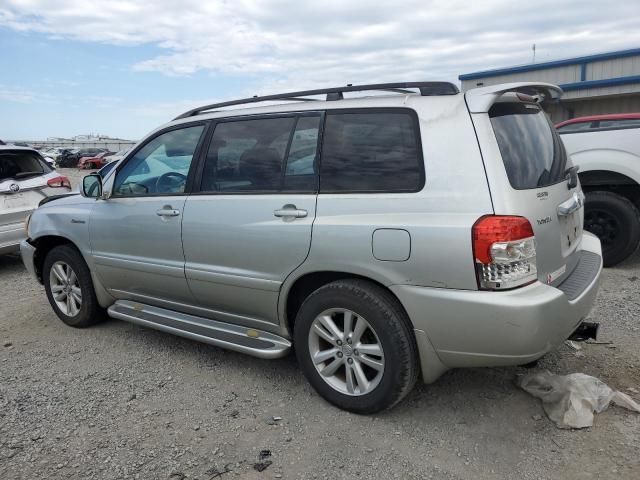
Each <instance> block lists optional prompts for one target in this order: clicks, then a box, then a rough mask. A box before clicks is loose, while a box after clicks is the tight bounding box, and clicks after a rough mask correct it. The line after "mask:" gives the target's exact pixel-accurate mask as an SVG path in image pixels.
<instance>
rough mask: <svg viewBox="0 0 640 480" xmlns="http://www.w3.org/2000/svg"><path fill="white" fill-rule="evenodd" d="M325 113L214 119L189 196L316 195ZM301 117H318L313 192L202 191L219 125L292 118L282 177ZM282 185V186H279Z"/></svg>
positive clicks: (291, 113) (292, 113)
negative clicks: (212, 144) (315, 172)
mask: <svg viewBox="0 0 640 480" xmlns="http://www.w3.org/2000/svg"><path fill="white" fill-rule="evenodd" d="M325 114H326V111H325V110H305V111H301V112H300V111H298V112H274V113H264V114H257V115H238V116H232V117H222V118H214V119H212V120H210V122H211V123H210V125H209V131H208V132H207V138H206V142H205V144H204V145H203V148H202V151H201V152H200V159H199V161H198V166H197V171H196V173H195V175H194V184H193V190H192V191H191V195H209V196H221V195H244V196H247V195H289V194H291V195H317V194H318V190H319V187H320V164H319V158H320V150H321V147H322V134H323V132H324V117H325ZM302 117H319V118H320V122H319V125H318V140H317V144H316V156H315V158H314V160H313V162H314V166H315V167H316V170H317V172H318V173H317V174H316V175H315V177H316V182H315V188H314V189H313V191H311V190H279V191H273V190H249V191H244V192H226V191H222V192H221V191H219V190H203V189H202V181H203V177H202V173H203V172H204V165H205V162H206V160H207V154H208V153H209V146H210V145H211V140H212V139H213V135H214V133H215V129H216V127H217V126H218V124H220V123H229V122H239V121H249V120H269V119H276V118H294V120H295V121H294V124H293V129H292V130H291V134H290V137H289V142H288V143H287V148H286V151H285V157H284V160H283V167H284V168H283V169H282V172H283V173H282V175H284V174H285V173H286V166H287V160H288V158H287V157H288V154H289V148H290V147H291V143H292V140H293V136H294V135H295V130H296V127H297V125H298V120H299V119H300V118H302ZM281 185H282V184H281Z"/></svg>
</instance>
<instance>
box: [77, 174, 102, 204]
mask: <svg viewBox="0 0 640 480" xmlns="http://www.w3.org/2000/svg"><path fill="white" fill-rule="evenodd" d="M81 193H82V196H83V197H87V198H100V197H102V177H101V176H100V175H98V174H97V173H92V174H91V175H87V176H86V177H84V178H83V179H82V189H81Z"/></svg>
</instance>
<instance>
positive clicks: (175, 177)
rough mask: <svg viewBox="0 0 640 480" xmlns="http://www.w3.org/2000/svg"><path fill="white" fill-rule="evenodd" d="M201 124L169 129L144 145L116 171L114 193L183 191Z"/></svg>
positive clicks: (135, 194) (199, 134)
mask: <svg viewBox="0 0 640 480" xmlns="http://www.w3.org/2000/svg"><path fill="white" fill-rule="evenodd" d="M203 130H204V125H197V126H194V127H187V128H181V129H178V130H171V131H169V132H166V133H163V134H161V135H158V136H157V137H155V138H153V139H152V140H150V141H149V142H148V143H147V144H145V145H144V146H143V147H142V148H141V149H140V150H138V151H137V152H136V154H135V155H134V156H133V157H131V158H130V159H129V160H128V161H127V163H126V164H125V165H124V166H123V167H122V170H120V171H119V172H118V173H117V174H116V179H115V182H114V189H113V195H114V196H117V195H126V196H132V195H133V196H141V195H154V194H172V193H173V194H178V193H183V192H184V189H185V186H186V183H187V175H188V173H189V168H190V166H191V161H192V160H193V154H194V152H195V150H196V147H197V146H198V141H199V139H200V136H201V135H202V131H203Z"/></svg>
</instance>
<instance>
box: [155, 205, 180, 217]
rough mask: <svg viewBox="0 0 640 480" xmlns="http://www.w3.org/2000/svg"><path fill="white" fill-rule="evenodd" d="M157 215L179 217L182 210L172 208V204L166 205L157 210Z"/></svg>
mask: <svg viewBox="0 0 640 480" xmlns="http://www.w3.org/2000/svg"><path fill="white" fill-rule="evenodd" d="M156 215H158V216H159V217H177V216H178V215H180V210H176V209H175V208H171V205H165V206H164V207H162V208H161V209H160V210H156Z"/></svg>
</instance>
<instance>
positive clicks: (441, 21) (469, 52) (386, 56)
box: [0, 0, 640, 140]
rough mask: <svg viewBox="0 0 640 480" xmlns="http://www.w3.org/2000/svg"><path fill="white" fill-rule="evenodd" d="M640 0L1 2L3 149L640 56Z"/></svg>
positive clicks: (137, 133)
mask: <svg viewBox="0 0 640 480" xmlns="http://www.w3.org/2000/svg"><path fill="white" fill-rule="evenodd" d="M639 12H640V10H639V7H638V2H637V0H628V1H618V0H610V1H608V2H606V3H605V2H602V1H592V0H575V1H574V0H553V1H547V0H538V1H536V2H514V1H506V0H481V1H469V0H465V1H458V0H446V1H429V0H416V1H414V0H395V1H393V2H384V1H380V0H376V1H371V0H369V1H366V0H353V1H348V0H338V1H336V0H323V1H321V2H316V1H312V0H256V1H249V0H223V1H219V0H197V1H196V0H177V1H176V0H155V1H150V0H143V1H133V0H129V1H124V0H108V1H102V0H82V1H77V0H49V1H42V0H0V55H1V60H0V138H2V139H12V140H39V139H45V138H47V137H53V136H60V137H69V136H73V135H78V134H87V133H94V134H98V133H99V134H103V135H110V136H113V137H120V138H127V139H139V138H141V137H142V136H144V135H145V134H146V133H148V132H149V131H151V130H153V129H154V128H156V127H157V126H159V125H161V124H163V123H165V122H167V121H169V120H171V119H172V118H173V117H175V116H176V115H178V114H180V113H182V112H183V111H186V110H188V109H189V108H192V107H195V106H198V105H203V104H207V103H212V102H215V101H222V100H228V99H233V98H241V97H246V96H252V95H263V94H269V93H277V92H282V91H290V90H302V89H308V88H320V87H330V86H339V85H346V84H347V83H353V84H357V83H379V82H387V81H401V82H403V81H419V80H448V81H454V82H457V77H458V75H459V74H462V73H469V72H473V71H478V70H485V69H489V68H497V67H505V66H513V65H521V64H527V63H531V62H532V48H531V47H532V45H533V44H534V43H535V44H536V62H543V61H548V60H556V59H561V58H569V57H573V56H579V55H589V54H593V53H601V52H606V51H612V50H622V49H627V48H636V47H639V46H640V17H639V16H638V13H639Z"/></svg>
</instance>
